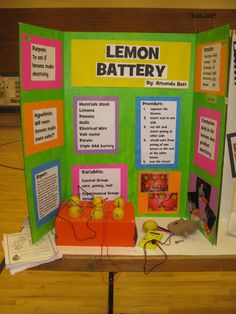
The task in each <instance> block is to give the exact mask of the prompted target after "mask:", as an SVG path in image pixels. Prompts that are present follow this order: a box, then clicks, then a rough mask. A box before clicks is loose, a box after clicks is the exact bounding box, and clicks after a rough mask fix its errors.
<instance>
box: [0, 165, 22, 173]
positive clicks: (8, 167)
mask: <svg viewBox="0 0 236 314" xmlns="http://www.w3.org/2000/svg"><path fill="white" fill-rule="evenodd" d="M0 167H2V168H7V169H14V170H21V171H24V170H25V169H24V168H17V167H12V166H8V165H4V164H0Z"/></svg>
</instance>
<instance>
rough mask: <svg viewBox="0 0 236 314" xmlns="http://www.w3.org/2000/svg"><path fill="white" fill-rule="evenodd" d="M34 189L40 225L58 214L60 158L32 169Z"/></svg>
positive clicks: (38, 224) (37, 218)
mask: <svg viewBox="0 0 236 314" xmlns="http://www.w3.org/2000/svg"><path fill="white" fill-rule="evenodd" d="M32 189H33V195H34V205H35V209H36V211H35V214H36V224H37V226H38V227H40V226H42V225H43V224H44V223H45V222H46V221H48V220H50V219H51V218H52V217H54V216H55V215H56V214H57V211H58V209H59V206H60V203H61V198H62V194H61V175H60V161H59V160H55V161H51V162H49V163H46V164H42V165H40V166H39V167H36V168H33V169H32Z"/></svg>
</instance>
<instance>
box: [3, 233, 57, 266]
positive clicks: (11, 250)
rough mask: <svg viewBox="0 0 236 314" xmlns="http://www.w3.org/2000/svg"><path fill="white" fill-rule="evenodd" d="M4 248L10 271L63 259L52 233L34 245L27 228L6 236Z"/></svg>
mask: <svg viewBox="0 0 236 314" xmlns="http://www.w3.org/2000/svg"><path fill="white" fill-rule="evenodd" d="M3 247H4V251H5V264H6V268H8V269H13V268H16V267H20V268H24V269H26V268H29V267H33V266H36V265H39V264H42V263H45V262H49V261H52V260H54V259H58V258H61V257H62V255H61V254H60V253H59V252H58V249H57V248H56V245H55V241H54V239H53V237H52V235H51V234H50V233H48V234H46V235H45V236H44V237H43V238H42V239H41V240H39V241H38V242H37V243H35V244H32V240H31V233H30V230H29V229H27V228H26V229H24V230H23V231H22V232H20V233H12V234H4V235H3Z"/></svg>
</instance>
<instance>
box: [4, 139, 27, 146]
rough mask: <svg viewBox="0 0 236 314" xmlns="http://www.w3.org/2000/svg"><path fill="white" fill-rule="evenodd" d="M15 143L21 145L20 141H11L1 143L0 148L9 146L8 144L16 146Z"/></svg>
mask: <svg viewBox="0 0 236 314" xmlns="http://www.w3.org/2000/svg"><path fill="white" fill-rule="evenodd" d="M16 143H22V141H20V140H18V141H11V142H6V143H2V144H0V147H1V146H5V145H10V144H16Z"/></svg>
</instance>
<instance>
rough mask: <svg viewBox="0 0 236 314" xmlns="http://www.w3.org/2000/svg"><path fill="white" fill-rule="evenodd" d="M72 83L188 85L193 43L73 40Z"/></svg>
mask: <svg viewBox="0 0 236 314" xmlns="http://www.w3.org/2000/svg"><path fill="white" fill-rule="evenodd" d="M71 54H72V55H71V81H72V86H73V87H77V86H91V87H95V86H97V87H105V86H109V87H156V88H157V87H159V88H184V89H186V88H188V87H189V77H190V60H191V43H188V42H156V41H155V42H151V41H148V42H147V41H126V40H122V41H120V40H119V41H118V40H76V39H74V40H72V41H71Z"/></svg>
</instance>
